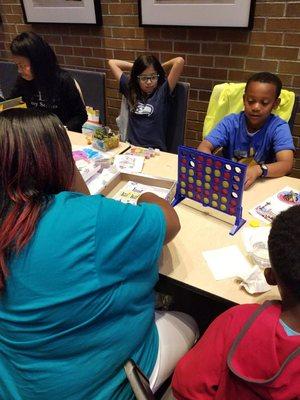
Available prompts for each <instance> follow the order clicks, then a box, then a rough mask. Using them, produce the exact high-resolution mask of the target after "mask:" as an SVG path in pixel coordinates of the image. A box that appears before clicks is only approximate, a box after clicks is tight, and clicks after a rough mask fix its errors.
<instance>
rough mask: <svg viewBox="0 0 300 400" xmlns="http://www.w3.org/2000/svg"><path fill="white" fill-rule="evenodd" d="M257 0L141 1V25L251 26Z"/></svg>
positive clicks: (250, 27)
mask: <svg viewBox="0 0 300 400" xmlns="http://www.w3.org/2000/svg"><path fill="white" fill-rule="evenodd" d="M254 7H255V0H139V18H140V26H148V25H150V26H161V25H167V26H202V27H239V28H248V29H252V26H253V17H254Z"/></svg>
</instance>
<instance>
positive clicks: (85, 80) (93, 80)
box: [64, 68, 106, 124]
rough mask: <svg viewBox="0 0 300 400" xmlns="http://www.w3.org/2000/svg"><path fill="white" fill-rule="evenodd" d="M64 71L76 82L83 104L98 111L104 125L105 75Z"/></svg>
mask: <svg viewBox="0 0 300 400" xmlns="http://www.w3.org/2000/svg"><path fill="white" fill-rule="evenodd" d="M64 69H65V70H66V71H68V72H69V73H70V74H71V75H72V77H73V78H74V79H75V80H76V81H77V82H78V84H79V86H80V88H81V91H82V95H83V98H84V102H85V104H86V105H87V106H91V107H94V108H95V109H97V110H99V112H100V120H101V122H102V123H103V124H105V123H106V112H105V73H104V72H96V71H86V70H81V69H69V68H64Z"/></svg>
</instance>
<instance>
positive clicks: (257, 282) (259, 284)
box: [240, 265, 271, 294]
mask: <svg viewBox="0 0 300 400" xmlns="http://www.w3.org/2000/svg"><path fill="white" fill-rule="evenodd" d="M241 279H242V282H241V283H240V287H243V288H245V290H246V291H247V292H248V293H250V294H254V293H264V292H267V291H268V290H271V286H270V285H268V283H267V281H266V278H265V275H264V273H263V271H262V270H261V269H260V267H259V266H258V265H255V266H254V268H253V269H252V271H251V273H250V275H249V276H247V277H244V278H241Z"/></svg>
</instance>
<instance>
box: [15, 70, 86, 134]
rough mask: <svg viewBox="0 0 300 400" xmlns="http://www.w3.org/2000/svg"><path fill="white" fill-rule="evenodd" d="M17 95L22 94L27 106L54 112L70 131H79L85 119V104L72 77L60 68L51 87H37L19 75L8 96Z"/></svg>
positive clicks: (34, 83)
mask: <svg viewBox="0 0 300 400" xmlns="http://www.w3.org/2000/svg"><path fill="white" fill-rule="evenodd" d="M19 96H22V99H23V101H24V102H25V103H26V105H27V107H28V108H39V109H41V110H47V111H49V112H52V113H53V114H56V115H57V116H58V118H59V119H60V120H61V122H62V123H63V124H64V125H65V126H66V127H67V128H68V129H69V130H71V131H75V132H81V128H82V125H83V124H84V123H85V121H86V120H87V113H86V109H85V105H84V103H83V101H82V99H81V96H80V94H79V92H78V89H77V87H76V85H75V82H74V79H73V78H72V77H71V75H70V74H69V73H68V72H67V71H64V70H62V69H60V70H58V72H57V77H56V80H55V82H54V85H52V86H51V88H41V87H38V85H37V83H36V82H35V80H34V79H33V80H32V81H26V80H25V79H23V78H22V77H20V76H19V77H18V79H17V81H16V84H15V87H14V88H13V90H12V92H11V94H10V98H14V97H19Z"/></svg>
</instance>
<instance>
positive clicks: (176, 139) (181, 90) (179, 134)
mask: <svg viewBox="0 0 300 400" xmlns="http://www.w3.org/2000/svg"><path fill="white" fill-rule="evenodd" d="M189 92H190V84H189V83H187V82H178V83H177V85H176V87H175V89H174V92H173V96H174V97H173V104H172V106H171V110H170V114H169V120H168V129H167V151H168V152H169V153H174V154H177V153H178V146H179V145H182V144H184V138H185V127H186V113H187V108H188V100H189Z"/></svg>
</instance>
